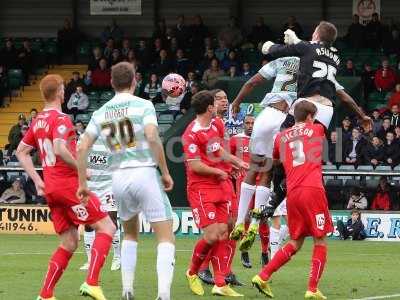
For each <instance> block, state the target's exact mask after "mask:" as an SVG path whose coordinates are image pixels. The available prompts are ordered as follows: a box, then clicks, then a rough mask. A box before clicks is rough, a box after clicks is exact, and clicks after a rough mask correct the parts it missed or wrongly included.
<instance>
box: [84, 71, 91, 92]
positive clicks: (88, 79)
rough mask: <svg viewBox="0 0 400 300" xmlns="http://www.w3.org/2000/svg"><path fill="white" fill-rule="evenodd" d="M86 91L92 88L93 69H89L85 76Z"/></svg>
mask: <svg viewBox="0 0 400 300" xmlns="http://www.w3.org/2000/svg"><path fill="white" fill-rule="evenodd" d="M83 84H84V89H83V90H84V91H86V92H90V91H91V90H92V71H91V70H87V71H86V74H85V76H84V77H83Z"/></svg>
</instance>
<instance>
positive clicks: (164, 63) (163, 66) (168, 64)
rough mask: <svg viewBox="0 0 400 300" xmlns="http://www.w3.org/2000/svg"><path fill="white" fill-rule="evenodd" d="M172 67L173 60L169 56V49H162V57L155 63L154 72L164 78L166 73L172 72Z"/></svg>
mask: <svg viewBox="0 0 400 300" xmlns="http://www.w3.org/2000/svg"><path fill="white" fill-rule="evenodd" d="M172 69H173V63H172V61H171V60H170V59H169V58H168V54H167V51H166V50H164V49H162V50H161V51H160V57H159V58H158V60H157V62H156V63H155V64H154V67H153V70H154V73H156V74H157V76H159V77H161V78H163V77H165V76H166V75H168V73H170V72H171V70H172Z"/></svg>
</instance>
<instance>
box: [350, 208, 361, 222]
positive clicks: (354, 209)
mask: <svg viewBox="0 0 400 300" xmlns="http://www.w3.org/2000/svg"><path fill="white" fill-rule="evenodd" d="M351 214H357V215H358V219H360V218H361V212H360V211H359V210H358V209H356V208H353V209H352V210H351Z"/></svg>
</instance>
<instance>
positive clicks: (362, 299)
mask: <svg viewBox="0 0 400 300" xmlns="http://www.w3.org/2000/svg"><path fill="white" fill-rule="evenodd" d="M397 297H400V294H394V295H383V296H374V297H366V298H359V299H352V300H375V299H389V298H397Z"/></svg>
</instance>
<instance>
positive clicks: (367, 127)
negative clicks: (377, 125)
mask: <svg viewBox="0 0 400 300" xmlns="http://www.w3.org/2000/svg"><path fill="white" fill-rule="evenodd" d="M361 126H362V127H363V128H364V131H365V132H370V131H371V130H372V128H373V121H372V119H371V118H370V117H368V116H364V117H363V118H362V119H361Z"/></svg>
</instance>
